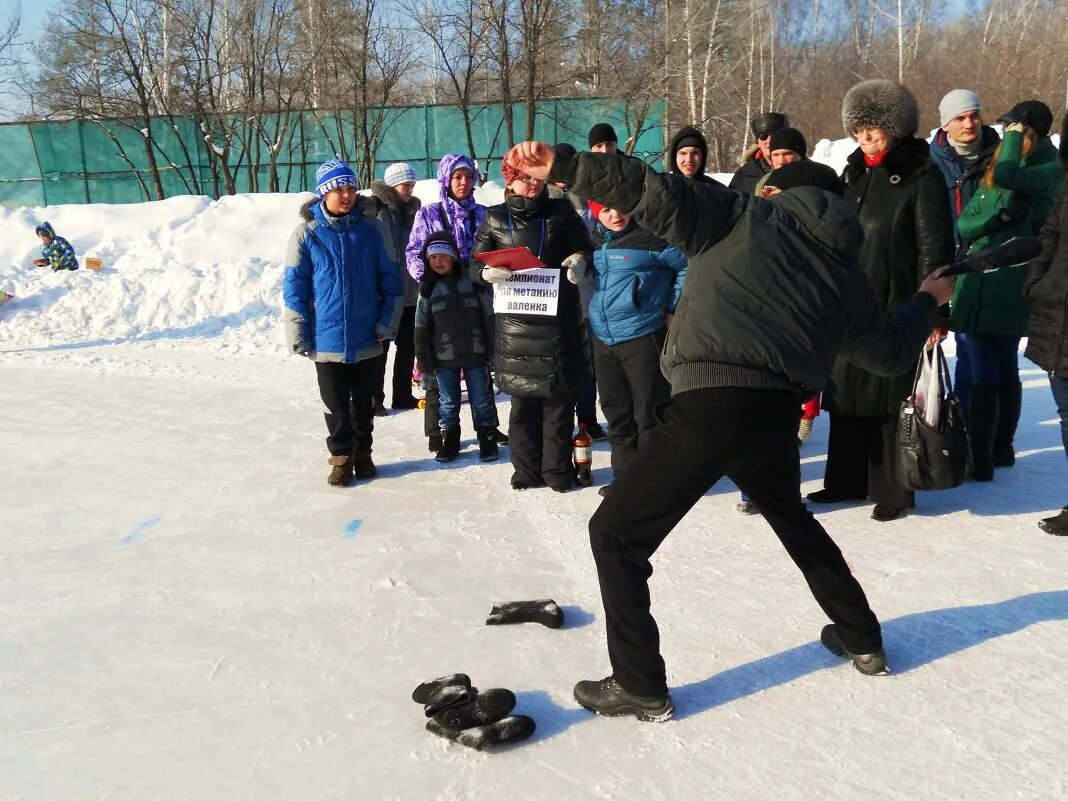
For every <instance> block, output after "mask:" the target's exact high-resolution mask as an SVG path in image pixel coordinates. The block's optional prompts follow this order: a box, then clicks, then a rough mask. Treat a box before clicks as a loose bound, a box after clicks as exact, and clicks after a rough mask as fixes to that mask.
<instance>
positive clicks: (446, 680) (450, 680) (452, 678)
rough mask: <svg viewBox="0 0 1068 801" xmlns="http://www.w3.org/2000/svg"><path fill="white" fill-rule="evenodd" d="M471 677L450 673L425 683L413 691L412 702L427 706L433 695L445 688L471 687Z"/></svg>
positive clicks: (464, 674)
mask: <svg viewBox="0 0 1068 801" xmlns="http://www.w3.org/2000/svg"><path fill="white" fill-rule="evenodd" d="M470 686H471V677H470V676H468V675H467V674H466V673H450V674H449V675H448V676H439V677H438V678H436V679H431V680H430V681H424V682H423V683H422V684H420V685H419V686H418V687H416V688H415V689H414V690H412V700H413V701H415V702H416V703H417V704H426V703H428V702H429V701H430V698H431V696H432V695H434V694H435V693H436V692H437V691H438V690H440V689H442V688H443V687H470Z"/></svg>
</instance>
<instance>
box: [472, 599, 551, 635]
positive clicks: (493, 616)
mask: <svg viewBox="0 0 1068 801" xmlns="http://www.w3.org/2000/svg"><path fill="white" fill-rule="evenodd" d="M510 623H541V625H543V626H547V627H548V628H550V629H558V628H560V627H561V626H562V625H564V612H563V610H562V609H561V608H560V607H559V606H557V605H556V601H554V600H553V599H552V598H545V599H544V600H541V601H508V602H507V603H503V604H497V605H495V606H494V607H493V609H491V610H490V614H489V617H488V618H486V625H487V626H501V625H507V624H510Z"/></svg>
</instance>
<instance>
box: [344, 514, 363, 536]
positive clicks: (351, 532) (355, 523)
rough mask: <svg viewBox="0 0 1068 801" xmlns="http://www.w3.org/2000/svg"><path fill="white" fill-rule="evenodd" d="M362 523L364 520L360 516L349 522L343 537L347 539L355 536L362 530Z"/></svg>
mask: <svg viewBox="0 0 1068 801" xmlns="http://www.w3.org/2000/svg"><path fill="white" fill-rule="evenodd" d="M362 525H363V521H362V520H360V519H359V518H356V519H355V520H350V521H349V524H348V525H347V526H345V531H344V532H343V533H342V535H341V538H342V539H346V540H347V539H348V538H349V537H355V536H356V532H357V531H359V530H360V526H362Z"/></svg>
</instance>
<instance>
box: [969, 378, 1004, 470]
mask: <svg viewBox="0 0 1068 801" xmlns="http://www.w3.org/2000/svg"><path fill="white" fill-rule="evenodd" d="M997 424H998V388H997V385H996V384H990V383H985V384H975V385H974V386H973V387H972V427H971V430H970V432H969V433H970V434H971V439H972V459H973V461H974V463H975V469H974V470H973V471H972V480H973V481H993V480H994V430H995V428H996V427H997Z"/></svg>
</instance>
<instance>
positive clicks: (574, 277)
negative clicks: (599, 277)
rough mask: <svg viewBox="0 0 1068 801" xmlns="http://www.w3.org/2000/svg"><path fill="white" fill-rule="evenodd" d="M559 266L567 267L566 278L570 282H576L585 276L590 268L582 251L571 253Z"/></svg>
mask: <svg viewBox="0 0 1068 801" xmlns="http://www.w3.org/2000/svg"><path fill="white" fill-rule="evenodd" d="M560 266H561V267H566V268H567V280H568V281H570V282H571V283H572V284H577V283H578V282H579V281H581V280H582V279H583V278H585V277H586V273H587V272H588V271H589V269H590V265H589V262H587V261H586V257H585V256H584V255H583V254H582V253H572V254H571V255H570V256H568V257H567V258H566V259H564V260H563V262H561V264H560Z"/></svg>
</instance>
